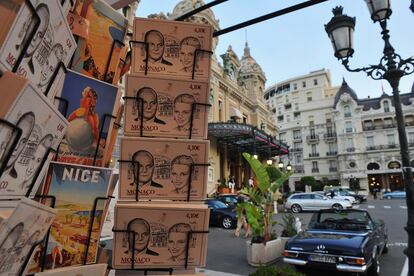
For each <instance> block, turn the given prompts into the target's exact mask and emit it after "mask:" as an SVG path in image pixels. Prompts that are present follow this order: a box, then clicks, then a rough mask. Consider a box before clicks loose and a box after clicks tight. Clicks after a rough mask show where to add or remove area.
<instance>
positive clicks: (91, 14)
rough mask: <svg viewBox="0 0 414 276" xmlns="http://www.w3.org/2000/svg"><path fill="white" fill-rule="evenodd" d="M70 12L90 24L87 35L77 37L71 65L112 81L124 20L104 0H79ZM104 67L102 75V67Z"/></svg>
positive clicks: (77, 69) (125, 21) (83, 72)
mask: <svg viewBox="0 0 414 276" xmlns="http://www.w3.org/2000/svg"><path fill="white" fill-rule="evenodd" d="M74 13H76V14H77V15H80V16H81V17H83V18H85V19H86V20H88V21H89V22H90V23H91V24H90V26H89V29H88V37H87V38H79V40H78V48H77V49H76V52H75V54H74V57H73V63H72V69H73V70H75V71H77V72H79V73H82V74H84V75H87V76H90V77H93V78H96V79H99V80H102V81H105V82H108V83H113V80H114V76H115V75H116V74H117V72H116V71H117V70H118V63H119V59H120V55H121V49H122V47H123V46H122V44H120V43H116V44H115V47H114V48H113V52H112V53H111V49H112V44H113V41H114V40H118V41H120V42H123V41H124V38H125V33H126V27H127V25H128V21H127V19H126V18H125V17H123V16H122V14H120V13H118V12H117V11H116V10H114V9H113V8H112V7H111V6H109V5H108V4H107V3H106V2H105V1H104V0H95V1H91V0H80V1H78V2H77V4H76V6H75V9H74ZM107 68H108V70H107V72H106V75H105V70H106V69H107Z"/></svg>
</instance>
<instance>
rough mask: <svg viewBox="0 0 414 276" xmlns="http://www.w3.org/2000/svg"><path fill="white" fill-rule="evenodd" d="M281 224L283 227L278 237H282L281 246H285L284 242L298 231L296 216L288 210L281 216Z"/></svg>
mask: <svg viewBox="0 0 414 276" xmlns="http://www.w3.org/2000/svg"><path fill="white" fill-rule="evenodd" d="M281 226H282V227H283V230H282V234H281V235H280V236H281V237H280V238H281V239H282V245H283V248H285V244H286V242H287V241H288V240H289V239H290V238H291V237H293V236H295V235H296V234H297V233H298V231H297V227H296V218H295V216H294V215H293V214H292V212H289V213H287V214H285V215H284V216H283V217H282V223H281Z"/></svg>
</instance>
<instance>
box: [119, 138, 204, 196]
mask: <svg viewBox="0 0 414 276" xmlns="http://www.w3.org/2000/svg"><path fill="white" fill-rule="evenodd" d="M209 148H210V143H209V141H208V140H177V139H155V138H129V137H123V138H121V159H122V160H126V161H128V160H130V161H134V162H135V163H133V162H121V163H120V170H119V172H120V182H119V183H120V184H119V194H118V196H119V200H136V192H137V180H138V182H139V186H138V198H139V199H171V200H187V194H188V187H189V183H190V176H191V192H190V200H202V199H204V198H205V196H206V183H207V168H208V166H192V165H194V164H206V163H207V162H208V154H209ZM138 167H139V168H138ZM191 168H192V171H191Z"/></svg>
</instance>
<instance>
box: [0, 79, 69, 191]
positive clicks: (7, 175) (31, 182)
mask: <svg viewBox="0 0 414 276" xmlns="http://www.w3.org/2000/svg"><path fill="white" fill-rule="evenodd" d="M0 87H7V93H5V94H4V95H2V104H1V105H0V118H3V119H5V120H7V121H8V122H10V123H12V124H14V125H15V126H17V127H19V128H20V129H21V130H22V131H21V136H20V138H19V139H16V138H17V137H18V136H16V134H17V132H16V131H13V130H12V129H11V128H10V127H9V126H7V125H5V124H0V164H3V165H5V167H4V171H3V174H2V175H1V176H0V182H1V183H2V184H1V185H0V197H14V196H17V197H22V196H25V195H26V193H28V192H32V193H34V192H36V191H37V188H38V186H39V185H40V184H41V181H42V178H43V175H44V173H45V172H46V171H45V170H44V169H43V168H45V167H47V164H48V162H49V161H50V159H51V158H52V155H51V154H49V158H47V159H46V160H44V158H46V157H48V155H47V154H48V150H49V149H53V150H56V149H57V147H58V145H59V143H60V142H61V140H62V137H63V135H64V132H65V129H66V126H67V124H68V123H67V121H66V119H65V118H64V117H63V116H62V115H61V114H60V112H59V111H57V110H56V109H55V108H54V107H53V105H52V104H51V103H50V101H49V100H48V99H47V98H46V97H45V96H44V95H43V94H42V93H40V92H39V91H38V90H37V89H36V88H35V87H34V86H33V85H32V84H31V83H30V82H29V81H28V80H27V79H24V78H22V77H21V76H18V75H16V74H13V73H11V72H4V74H3V76H2V77H0ZM15 141H17V144H15V145H13V142H15ZM10 152H11V154H10ZM7 157H9V158H7ZM44 161H45V162H44Z"/></svg>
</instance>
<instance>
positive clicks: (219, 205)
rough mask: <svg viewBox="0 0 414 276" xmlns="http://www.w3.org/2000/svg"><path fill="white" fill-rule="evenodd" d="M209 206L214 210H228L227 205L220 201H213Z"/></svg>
mask: <svg viewBox="0 0 414 276" xmlns="http://www.w3.org/2000/svg"><path fill="white" fill-rule="evenodd" d="M208 206H211V207H213V208H214V209H220V208H228V207H229V206H227V205H226V204H225V203H223V202H221V201H219V200H211V201H209V202H208Z"/></svg>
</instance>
